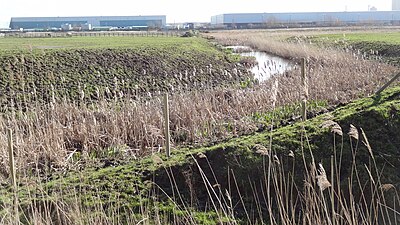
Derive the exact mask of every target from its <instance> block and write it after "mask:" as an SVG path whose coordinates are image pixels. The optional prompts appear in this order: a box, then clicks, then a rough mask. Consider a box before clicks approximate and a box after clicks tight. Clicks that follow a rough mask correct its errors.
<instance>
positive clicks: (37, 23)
mask: <svg viewBox="0 0 400 225" xmlns="http://www.w3.org/2000/svg"><path fill="white" fill-rule="evenodd" d="M66 24H68V25H71V26H72V27H83V26H88V25H90V26H92V27H154V28H163V27H165V25H166V16H164V15H158V16H90V17H13V18H11V22H10V28H11V29H21V28H22V29H51V28H61V27H62V26H64V25H66Z"/></svg>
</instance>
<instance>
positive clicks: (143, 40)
mask: <svg viewBox="0 0 400 225" xmlns="http://www.w3.org/2000/svg"><path fill="white" fill-rule="evenodd" d="M144 46H151V47H154V48H163V47H172V48H182V47H186V48H187V47H189V48H192V49H194V50H201V51H212V52H214V53H216V50H215V49H213V48H209V47H210V44H209V43H207V42H206V41H205V40H203V39H201V38H180V37H132V36H130V37H127V36H123V37H121V36H117V37H114V36H113V37H65V38H63V37H61V38H60V37H58V38H0V51H10V50H11V51H15V50H22V51H30V50H44V49H82V48H85V49H96V48H133V49H134V48H138V47H144Z"/></svg>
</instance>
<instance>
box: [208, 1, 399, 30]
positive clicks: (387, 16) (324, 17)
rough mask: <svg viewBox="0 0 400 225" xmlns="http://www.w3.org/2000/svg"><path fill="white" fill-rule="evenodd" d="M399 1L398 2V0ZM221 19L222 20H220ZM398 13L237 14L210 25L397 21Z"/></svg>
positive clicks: (222, 16)
mask: <svg viewBox="0 0 400 225" xmlns="http://www.w3.org/2000/svg"><path fill="white" fill-rule="evenodd" d="M399 1H400V0H399ZM221 18H222V19H221ZM399 20H400V11H364V12H305V13H237V14H222V15H218V16H214V17H213V18H212V21H211V23H212V24H213V25H217V24H221V21H223V22H222V23H223V24H225V25H229V24H261V23H282V24H285V23H330V22H341V23H363V22H371V23H373V22H377V23H381V22H390V21H399Z"/></svg>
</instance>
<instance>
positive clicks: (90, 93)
mask: <svg viewBox="0 0 400 225" xmlns="http://www.w3.org/2000/svg"><path fill="white" fill-rule="evenodd" d="M213 53H215V52H211V51H210V52H206V51H195V50H193V49H191V48H188V50H185V49H179V48H177V49H172V48H152V47H143V48H141V49H79V50H47V51H43V52H37V53H32V54H29V53H28V54H27V53H15V54H13V55H2V56H0V89H1V90H3V95H2V97H1V100H0V103H1V104H2V105H5V104H8V103H9V102H11V99H13V100H14V102H32V101H36V100H37V101H44V102H48V101H50V100H51V98H53V96H54V98H55V99H56V100H63V99H67V100H71V101H81V100H96V99H98V98H110V99H113V98H116V97H117V98H118V97H121V96H132V97H135V96H140V95H153V94H155V93H158V92H163V91H170V92H172V91H179V90H190V89H201V88H208V87H215V86H223V85H231V84H234V83H240V82H241V81H245V80H247V79H248V78H249V76H250V74H249V73H248V72H247V70H245V68H243V67H242V66H241V65H240V64H238V60H239V59H238V58H237V56H233V55H230V54H228V53H223V52H220V53H219V54H213Z"/></svg>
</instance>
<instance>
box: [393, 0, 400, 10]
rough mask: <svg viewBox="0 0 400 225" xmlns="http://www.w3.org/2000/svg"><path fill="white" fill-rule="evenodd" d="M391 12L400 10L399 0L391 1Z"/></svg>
mask: <svg viewBox="0 0 400 225" xmlns="http://www.w3.org/2000/svg"><path fill="white" fill-rule="evenodd" d="M392 10H400V0H392Z"/></svg>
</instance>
